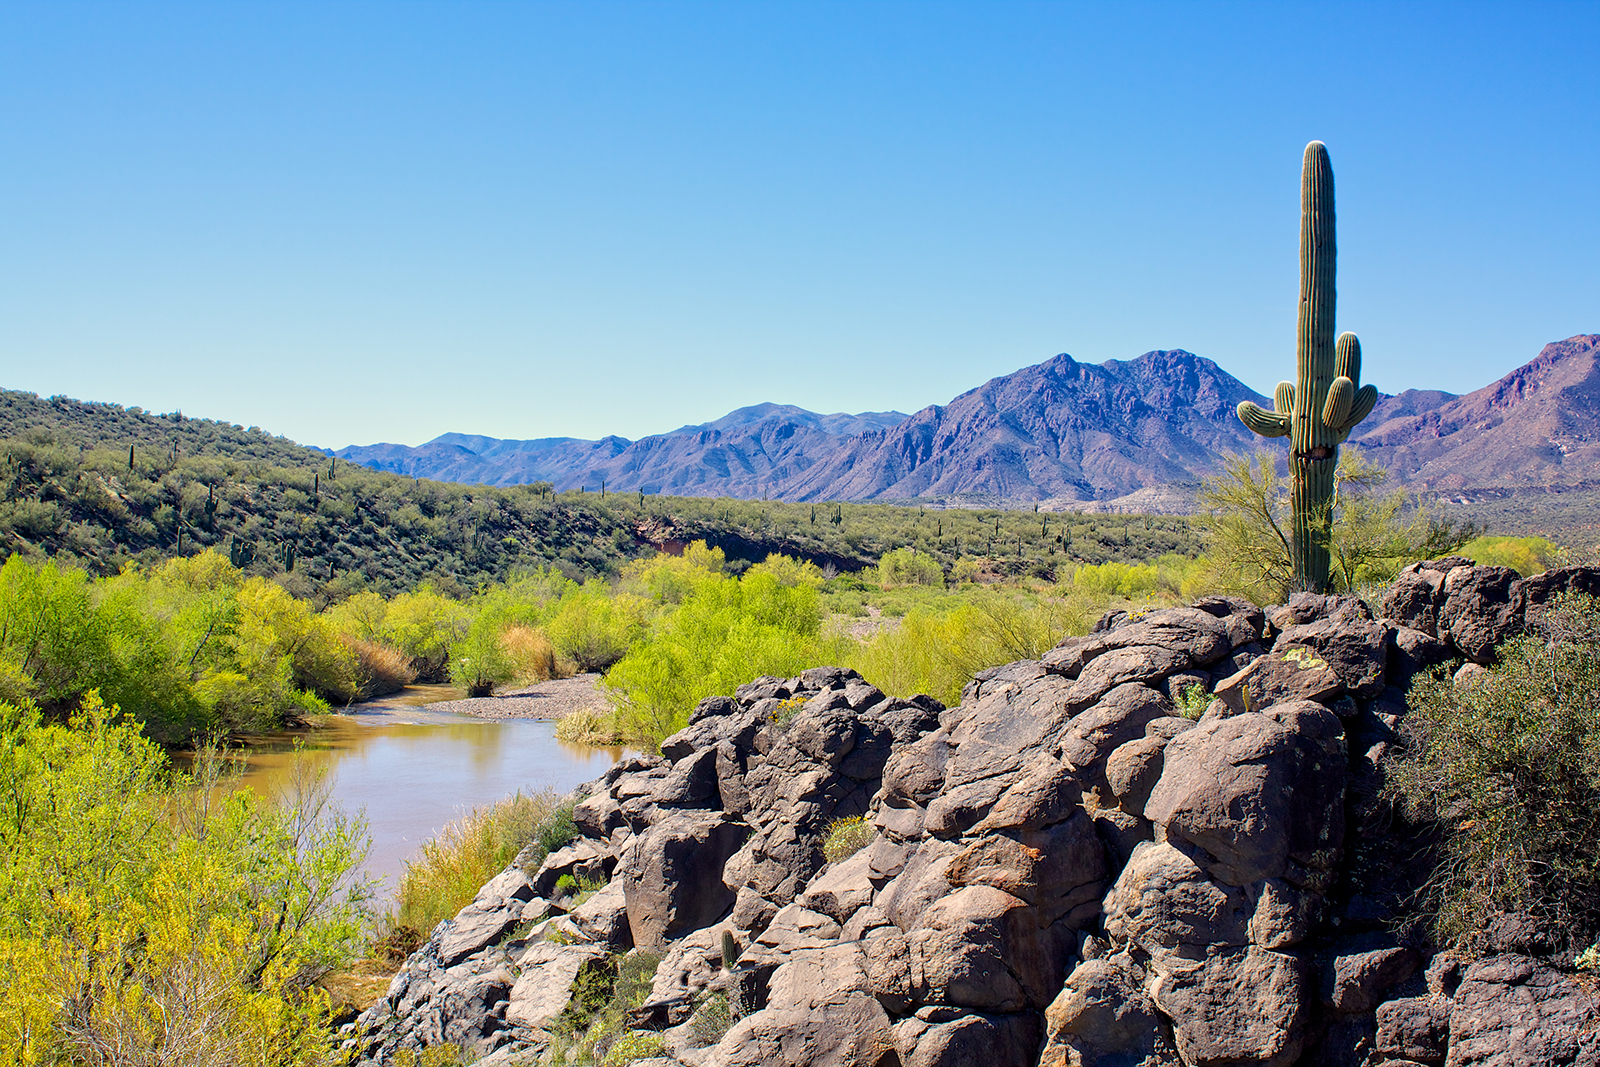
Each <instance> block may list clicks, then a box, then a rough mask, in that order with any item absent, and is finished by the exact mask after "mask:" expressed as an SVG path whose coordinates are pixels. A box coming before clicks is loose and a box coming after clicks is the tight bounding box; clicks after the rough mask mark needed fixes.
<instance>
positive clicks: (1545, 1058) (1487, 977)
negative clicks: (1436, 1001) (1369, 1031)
mask: <svg viewBox="0 0 1600 1067" xmlns="http://www.w3.org/2000/svg"><path fill="white" fill-rule="evenodd" d="M1447 1062H1448V1063H1449V1065H1450V1067H1479V1065H1482V1067H1489V1065H1493V1067H1535V1065H1541V1067H1542V1065H1545V1064H1554V1063H1559V1064H1571V1065H1573V1067H1595V1065H1596V1064H1600V1006H1597V1005H1596V1003H1595V998H1594V995H1593V994H1592V993H1590V992H1589V991H1588V990H1586V989H1584V988H1583V986H1581V985H1579V984H1578V983H1577V982H1576V981H1574V980H1573V979H1572V978H1570V977H1568V976H1567V975H1564V974H1562V973H1561V972H1560V971H1557V970H1556V969H1555V968H1553V967H1551V966H1549V965H1548V964H1545V963H1541V962H1540V961H1538V960H1535V959H1531V958H1529V957H1527V956H1517V955H1510V954H1507V955H1500V956H1490V957H1488V958H1487V959H1483V960H1479V961H1478V962H1477V963H1474V964H1473V965H1472V966H1471V967H1469V968H1467V973H1466V976H1465V978H1464V980H1463V981H1462V983H1461V986H1460V987H1459V988H1458V989H1457V990H1456V995H1455V998H1454V1001H1453V1003H1452V1004H1451V1008H1450V1046H1449V1059H1448V1061H1447Z"/></svg>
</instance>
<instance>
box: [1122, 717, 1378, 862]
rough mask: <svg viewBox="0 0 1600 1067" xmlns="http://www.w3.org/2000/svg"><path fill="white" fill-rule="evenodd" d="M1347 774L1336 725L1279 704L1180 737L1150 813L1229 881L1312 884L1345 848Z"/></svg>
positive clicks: (1171, 747)
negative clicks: (1296, 880) (1272, 880)
mask: <svg viewBox="0 0 1600 1067" xmlns="http://www.w3.org/2000/svg"><path fill="white" fill-rule="evenodd" d="M1345 774H1346V766H1345V750H1344V736H1343V728H1342V727H1341V725H1340V723H1339V720H1338V718H1337V717H1335V716H1334V715H1333V714H1332V713H1331V712H1329V711H1328V710H1327V709H1325V708H1323V707H1321V706H1320V705H1318V704H1314V703H1311V702H1309V701H1296V702H1293V703H1288V704H1279V705H1276V706H1274V707H1270V708H1267V709H1266V710H1265V711H1263V712H1249V713H1245V714H1242V715H1235V716H1232V717H1230V718H1211V719H1209V721H1207V720H1206V719H1203V720H1202V721H1201V722H1200V724H1199V725H1198V726H1197V727H1196V728H1195V729H1193V730H1189V731H1187V732H1185V733H1181V734H1179V735H1178V736H1177V737H1175V738H1173V739H1172V741H1171V742H1170V743H1169V744H1168V745H1167V749H1166V755H1165V760H1164V764H1163V770H1162V772H1161V779H1160V781H1158V782H1157V783H1156V786H1155V789H1154V790H1153V791H1152V792H1151V794H1150V800H1149V802H1148V803H1147V804H1146V805H1145V813H1146V815H1147V816H1148V817H1149V818H1150V819H1151V821H1153V822H1155V823H1156V824H1157V825H1159V826H1160V827H1161V828H1162V830H1163V831H1164V833H1165V835H1166V837H1167V839H1168V840H1170V841H1174V842H1177V841H1181V842H1185V843H1187V844H1188V845H1190V846H1193V847H1195V848H1198V849H1201V850H1203V851H1204V853H1205V854H1206V855H1207V856H1208V857H1209V859H1208V861H1207V863H1206V867H1207V869H1208V871H1209V872H1210V873H1211V874H1212V875H1214V876H1215V877H1216V878H1217V879H1218V880H1220V881H1222V882H1225V883H1228V884H1230V885H1239V886H1242V885H1248V884H1249V883H1251V882H1255V881H1259V880H1261V879H1265V878H1277V877H1280V876H1284V875H1286V874H1289V875H1292V876H1293V877H1295V878H1307V877H1314V872H1327V871H1329V870H1331V869H1332V867H1333V864H1334V862H1335V861H1336V860H1337V859H1338V857H1339V855H1340V852H1341V849H1342V847H1343V842H1344V788H1345ZM1291 864H1292V867H1291Z"/></svg>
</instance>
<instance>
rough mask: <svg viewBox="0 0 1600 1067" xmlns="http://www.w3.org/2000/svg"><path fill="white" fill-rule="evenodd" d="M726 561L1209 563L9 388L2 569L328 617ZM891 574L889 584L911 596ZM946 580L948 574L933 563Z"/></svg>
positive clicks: (1034, 531) (1040, 523)
mask: <svg viewBox="0 0 1600 1067" xmlns="http://www.w3.org/2000/svg"><path fill="white" fill-rule="evenodd" d="M696 540H703V541H705V542H707V543H708V544H710V545H712V546H713V547H718V548H721V549H723V550H724V551H725V552H726V553H727V555H728V561H729V566H730V568H731V569H732V571H733V572H734V573H738V572H739V571H741V570H742V569H743V568H745V567H748V566H750V565H751V564H753V563H756V562H759V561H760V560H762V559H764V558H766V557H767V556H769V555H771V554H773V553H778V554H782V555H787V556H791V557H794V558H797V559H806V560H810V561H811V562H813V563H815V564H816V565H818V566H820V567H831V568H833V569H835V570H837V571H859V570H861V569H863V568H866V567H873V566H877V565H881V563H880V561H881V560H882V559H883V558H884V557H885V556H886V555H889V554H891V553H895V552H902V553H908V554H912V555H913V557H914V559H915V563H916V567H915V570H917V571H919V572H920V576H917V577H914V578H911V579H910V580H914V581H926V580H931V579H932V577H933V576H932V569H933V566H936V567H937V568H938V569H939V570H941V571H942V572H943V573H944V574H945V575H946V576H947V577H948V576H950V575H951V574H952V573H954V572H955V571H956V570H957V568H958V565H959V564H961V563H962V562H963V561H965V562H967V563H968V564H972V563H973V562H974V561H977V560H982V561H983V563H982V569H984V570H986V571H988V572H990V573H994V574H998V575H1004V576H1010V577H1020V576H1025V575H1031V576H1036V577H1038V576H1044V577H1057V576H1058V573H1057V572H1058V568H1059V567H1061V566H1062V565H1067V564H1071V563H1073V562H1078V563H1103V562H1106V561H1107V560H1117V561H1121V562H1136V561H1141V560H1147V559H1153V558H1155V557H1157V556H1159V555H1161V554H1163V553H1168V552H1177V553H1180V554H1184V555H1191V556H1192V555H1193V554H1194V553H1195V551H1196V549H1197V547H1198V539H1197V536H1196V532H1195V531H1194V530H1193V529H1192V528H1191V526H1190V524H1189V521H1188V520H1187V519H1185V518H1182V517H1169V516H1132V517H1130V516H1123V515H1085V514H1079V513H1053V514H1040V513H1037V512H1033V511H1031V510H1022V509H1017V510H1007V509H1006V508H1004V507H994V508H972V507H961V508H932V507H920V506H919V507H902V506H896V505H892V504H848V503H845V504H830V505H813V504H789V503H780V502H767V501H757V500H729V499H725V498H707V497H660V496H650V495H642V494H638V493H634V492H628V493H610V494H604V495H602V494H598V493H589V492H582V491H570V490H569V491H565V492H552V491H551V490H550V486H548V485H519V486H485V485H463V484H455V483H447V482H435V481H429V480H426V479H415V478H407V477H404V476H401V475H398V474H393V473H389V472H385V471H378V470H371V469H368V468H365V467H360V466H353V465H351V464H348V463H344V462H342V461H339V460H335V459H331V458H330V457H329V456H327V455H326V454H324V453H321V452H318V451H317V450H315V449H311V448H305V447H302V446H300V445H296V444H295V443H293V442H291V441H287V440H285V439H283V438H281V437H274V436H272V435H271V434H267V433H264V432H262V431H261V430H259V429H256V428H253V427H252V428H250V429H246V428H244V427H241V426H236V425H232V424H229V423H226V422H217V421H213V420H210V419H195V418H187V417H185V416H183V415H181V414H179V413H176V412H173V413H170V414H165V415H156V414H151V413H148V412H144V411H142V410H140V409H138V408H123V407H120V406H118V405H115V404H84V403H79V402H77V401H74V400H70V399H67V398H65V397H50V398H40V397H37V396H34V395H33V394H30V393H22V392H11V391H0V557H4V556H7V555H11V554H21V555H23V556H25V557H27V558H29V559H34V560H38V559H44V558H51V559H56V560H58V561H59V562H62V563H66V564H71V565H74V566H78V567H82V568H83V569H84V570H86V571H88V572H89V573H91V574H93V575H96V576H101V577H104V576H109V575H112V574H115V573H117V572H119V571H120V570H121V569H122V568H123V566H124V565H126V564H127V563H129V562H137V563H139V564H141V565H142V566H146V567H149V566H153V565H155V564H156V563H158V562H160V561H161V560H162V559H167V558H171V557H173V556H180V555H192V554H194V553H196V552H199V551H202V550H204V549H206V548H216V549H217V550H219V551H221V552H223V553H224V554H225V555H227V556H228V558H229V559H230V560H231V561H232V562H233V563H234V564H235V565H236V566H238V567H240V568H241V569H243V570H244V571H245V572H246V573H247V574H249V575H252V576H259V577H264V578H273V579H275V580H277V581H279V582H281V583H283V584H284V585H285V586H286V587H287V588H289V589H290V590H291V591H292V592H293V593H294V594H295V595H296V596H299V597H302V598H305V599H309V600H311V601H312V602H313V603H314V604H315V605H316V606H318V607H324V606H326V605H328V604H332V603H337V602H339V601H341V600H343V599H345V598H347V597H349V596H351V595H352V594H355V593H359V592H361V591H364V590H365V591H371V592H375V593H378V594H381V595H384V596H393V595H394V594H396V593H400V592H402V591H405V590H411V589H415V588H416V587H417V586H418V585H419V584H420V583H422V582H423V581H430V582H432V583H433V585H434V587H435V588H437V589H438V590H439V591H441V592H443V593H445V594H447V595H450V596H454V597H460V596H464V595H466V594H468V593H469V592H470V591H471V590H473V589H475V588H477V587H478V586H480V585H483V584H484V583H486V582H504V581H507V580H509V579H510V578H511V577H512V575H513V573H514V572H517V571H526V570H529V569H532V568H538V567H554V568H557V569H558V570H560V571H561V572H562V573H563V574H565V575H566V576H567V577H568V578H571V579H574V580H577V581H583V580H587V579H589V578H594V577H606V578H615V577H617V576H618V575H619V574H620V572H621V570H622V569H623V567H624V566H625V565H626V564H627V563H628V562H629V561H630V560H633V559H638V558H643V557H648V556H651V555H654V554H655V552H656V550H657V546H659V545H662V544H666V543H669V542H677V543H681V544H687V543H690V542H693V541H696ZM899 558H900V557H895V558H894V559H892V560H891V563H890V568H889V571H888V581H889V582H890V583H891V584H894V583H896V582H899V581H902V580H907V578H906V575H905V574H903V573H902V571H901V569H900V568H898V566H897V563H896V560H898V559H899ZM930 565H931V566H930Z"/></svg>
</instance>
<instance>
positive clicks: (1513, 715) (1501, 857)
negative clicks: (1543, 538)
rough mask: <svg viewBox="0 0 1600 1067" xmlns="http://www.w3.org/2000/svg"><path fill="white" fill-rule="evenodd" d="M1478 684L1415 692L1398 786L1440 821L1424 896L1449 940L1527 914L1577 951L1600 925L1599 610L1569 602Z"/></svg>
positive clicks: (1393, 781)
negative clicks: (1487, 920) (1496, 918)
mask: <svg viewBox="0 0 1600 1067" xmlns="http://www.w3.org/2000/svg"><path fill="white" fill-rule="evenodd" d="M1537 625H1538V627H1539V631H1538V632H1537V633H1535V634H1533V635H1530V636H1526V637H1522V638H1518V639H1515V640H1513V641H1511V642H1508V643H1507V644H1506V645H1504V646H1502V648H1501V649H1500V664H1499V666H1497V667H1495V668H1493V669H1492V670H1491V671H1490V672H1489V673H1488V674H1487V675H1480V676H1478V677H1477V678H1475V679H1473V680H1472V681H1471V682H1470V683H1466V684H1462V685H1456V684H1453V683H1452V681H1451V678H1450V676H1449V675H1448V674H1446V673H1444V672H1443V671H1442V670H1441V671H1439V672H1436V673H1435V674H1433V675H1432V676H1431V677H1429V678H1427V679H1426V680H1425V681H1422V682H1419V683H1418V684H1417V685H1416V686H1414V687H1413V689H1412V691H1411V698H1410V703H1411V706H1412V711H1411V714H1410V715H1408V716H1407V717H1406V719H1405V720H1404V732H1403V737H1404V741H1405V747H1404V750H1403V752H1402V754H1401V756H1400V758H1399V759H1398V760H1396V761H1395V762H1394V763H1393V764H1392V765H1391V766H1390V768H1389V782H1390V787H1389V788H1390V790H1391V794H1392V795H1393V796H1394V797H1395V798H1396V799H1398V800H1399V801H1401V802H1402V803H1403V804H1404V805H1405V808H1406V810H1408V811H1409V812H1410V814H1411V815H1412V816H1413V817H1414V818H1417V819H1422V820H1426V821H1430V822H1432V823H1434V824H1436V825H1437V827H1438V831H1439V834H1440V845H1439V854H1438V868H1437V871H1436V873H1435V875H1434V877H1433V879H1432V881H1431V882H1430V883H1429V885H1428V886H1427V887H1426V889H1425V892H1424V894H1423V896H1422V898H1421V899H1420V903H1421V905H1422V906H1423V908H1424V911H1425V913H1426V915H1427V916H1428V917H1429V918H1430V919H1431V921H1432V923H1433V928H1434V933H1435V935H1436V936H1437V937H1438V939H1439V940H1440V942H1441V943H1443V944H1450V943H1455V942H1459V941H1461V940H1462V939H1463V938H1464V937H1466V936H1467V935H1469V934H1471V933H1472V932H1473V931H1474V930H1476V929H1477V928H1478V925H1479V924H1480V922H1481V921H1482V919H1483V918H1484V916H1486V915H1488V914H1490V913H1492V912H1494V911H1497V910H1504V911H1514V912H1525V913H1529V914H1533V915H1536V916H1540V917H1542V918H1545V919H1547V920H1549V921H1551V922H1552V923H1554V924H1555V925H1556V926H1557V927H1558V928H1559V929H1561V930H1562V931H1564V932H1565V933H1566V934H1567V936H1568V937H1569V938H1570V940H1571V942H1572V944H1573V945H1574V946H1576V945H1579V944H1584V943H1589V942H1592V941H1593V939H1594V937H1595V935H1596V933H1597V932H1600V716H1597V715H1596V713H1595V709H1596V708H1597V707H1600V607H1597V605H1596V603H1595V602H1594V601H1592V600H1584V601H1581V602H1580V601H1568V602H1565V603H1564V604H1562V605H1561V606H1560V607H1558V608H1556V609H1555V610H1553V611H1551V612H1549V613H1548V614H1547V615H1546V616H1544V618H1543V619H1542V620H1541V621H1540V622H1539V623H1538V624H1537Z"/></svg>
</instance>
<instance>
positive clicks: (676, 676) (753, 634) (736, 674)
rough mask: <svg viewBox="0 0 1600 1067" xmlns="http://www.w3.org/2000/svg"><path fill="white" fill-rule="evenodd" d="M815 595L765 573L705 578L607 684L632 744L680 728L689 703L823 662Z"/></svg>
mask: <svg viewBox="0 0 1600 1067" xmlns="http://www.w3.org/2000/svg"><path fill="white" fill-rule="evenodd" d="M821 627H822V620H821V614H820V612H819V610H818V600H817V591H816V590H815V589H813V588H812V587H810V586H808V585H793V586H785V585H782V584H781V583H780V582H779V581H778V579H777V578H776V577H774V576H773V575H772V574H769V573H751V574H748V575H746V576H745V577H744V578H742V579H732V578H724V577H718V576H711V577H708V578H707V579H705V580H703V581H702V582H701V583H700V584H699V585H698V586H697V587H696V589H695V591H694V592H693V593H692V594H690V595H689V596H688V597H687V598H686V599H685V600H684V601H683V603H682V605H681V606H679V608H678V609H677V611H675V612H674V613H673V614H672V615H670V616H669V617H668V618H667V619H666V620H665V622H663V623H662V625H661V628H660V629H659V631H658V632H656V633H655V634H653V635H652V636H650V637H647V638H645V639H644V640H642V641H640V642H639V643H638V644H636V645H634V647H633V648H632V649H631V650H630V651H629V652H628V654H627V655H626V656H624V657H623V658H622V660H621V661H620V662H618V663H617V665H616V666H615V667H614V668H612V670H611V673H610V675H609V676H608V677H607V678H606V684H607V685H608V686H609V687H611V688H612V690H613V691H614V692H615V693H616V694H617V705H618V712H619V715H620V717H621V720H622V722H623V724H624V728H625V730H626V731H627V733H628V734H629V736H630V739H637V740H644V741H657V742H659V741H660V740H661V739H662V738H664V737H666V736H667V735H669V734H671V733H673V732H674V731H676V730H679V729H681V728H682V727H683V726H684V724H685V723H687V722H688V716H689V712H690V710H691V709H693V707H694V706H695V704H697V703H698V702H699V701H701V700H702V699H704V698H705V697H708V696H711V695H713V694H718V693H720V694H723V695H731V694H732V693H733V691H734V690H735V689H736V688H738V687H739V686H740V685H742V684H744V683H745V682H747V681H749V680H750V679H751V678H754V677H756V676H758V675H762V674H773V675H778V676H780V677H783V676H788V675H794V674H798V673H799V672H800V671H802V670H804V669H805V668H806V667H810V666H814V665H815V664H816V663H817V662H819V661H821V660H823V659H824V656H823V655H822V652H823V648H824V645H823V642H822V640H821V639H820V633H821Z"/></svg>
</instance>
